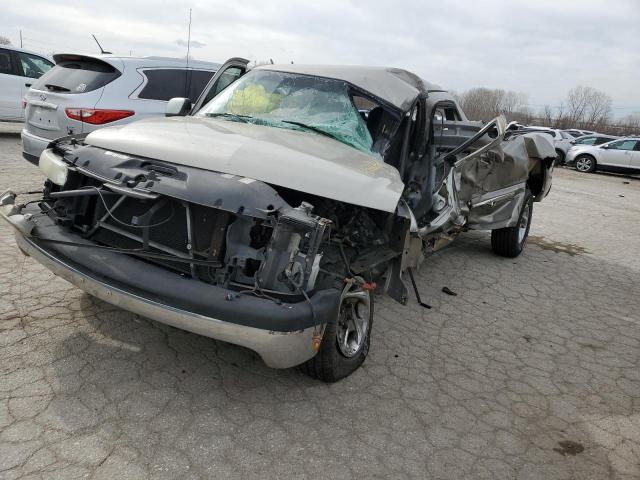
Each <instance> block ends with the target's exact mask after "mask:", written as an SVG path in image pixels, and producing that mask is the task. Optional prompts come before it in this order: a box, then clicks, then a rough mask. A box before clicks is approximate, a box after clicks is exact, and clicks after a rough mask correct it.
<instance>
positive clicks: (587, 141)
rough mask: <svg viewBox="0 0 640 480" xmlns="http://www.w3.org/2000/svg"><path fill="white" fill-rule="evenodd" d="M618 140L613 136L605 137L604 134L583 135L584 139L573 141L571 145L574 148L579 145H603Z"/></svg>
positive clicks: (579, 138)
mask: <svg viewBox="0 0 640 480" xmlns="http://www.w3.org/2000/svg"><path fill="white" fill-rule="evenodd" d="M617 138H620V137H616V136H613V135H605V134H603V133H594V134H593V135H583V136H582V137H578V138H576V139H575V140H572V141H571V145H572V147H571V148H573V147H574V146H577V145H602V144H603V143H607V142H610V141H611V140H616V139H617Z"/></svg>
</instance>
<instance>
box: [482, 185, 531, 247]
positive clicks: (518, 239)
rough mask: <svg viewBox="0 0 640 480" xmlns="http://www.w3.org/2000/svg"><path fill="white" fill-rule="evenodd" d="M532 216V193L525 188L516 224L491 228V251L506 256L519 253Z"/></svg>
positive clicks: (525, 238) (524, 241) (525, 239)
mask: <svg viewBox="0 0 640 480" xmlns="http://www.w3.org/2000/svg"><path fill="white" fill-rule="evenodd" d="M532 216H533V195H531V192H530V191H529V190H527V191H526V193H525V197H524V204H523V205H522V210H521V211H520V216H519V217H518V223H517V224H516V226H515V227H507V228H499V229H496V230H491V249H492V250H493V252H494V253H496V254H497V255H500V256H502V257H508V258H515V257H517V256H518V255H520V254H521V253H522V250H523V249H524V244H525V243H526V242H527V237H528V236H529V228H530V227H531V217H532Z"/></svg>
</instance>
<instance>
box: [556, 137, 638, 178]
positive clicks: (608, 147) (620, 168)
mask: <svg viewBox="0 0 640 480" xmlns="http://www.w3.org/2000/svg"><path fill="white" fill-rule="evenodd" d="M567 165H574V166H575V168H576V170H578V171H579V172H584V173H589V172H593V171H595V170H608V171H613V172H629V173H638V172H640V138H636V137H631V138H621V139H618V140H613V141H611V142H608V143H604V144H602V145H576V146H575V147H573V148H572V149H571V150H569V154H568V155H567Z"/></svg>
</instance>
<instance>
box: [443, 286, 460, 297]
mask: <svg viewBox="0 0 640 480" xmlns="http://www.w3.org/2000/svg"><path fill="white" fill-rule="evenodd" d="M442 291H443V292H444V293H446V294H447V295H451V296H452V297H457V296H458V294H457V293H456V292H454V291H453V290H451V289H450V288H449V287H442Z"/></svg>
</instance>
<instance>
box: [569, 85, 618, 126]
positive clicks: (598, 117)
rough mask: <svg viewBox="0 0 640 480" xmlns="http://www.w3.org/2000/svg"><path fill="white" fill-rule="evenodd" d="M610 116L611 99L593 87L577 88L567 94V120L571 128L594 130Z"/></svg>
mask: <svg viewBox="0 0 640 480" xmlns="http://www.w3.org/2000/svg"><path fill="white" fill-rule="evenodd" d="M610 116H611V97H610V96H609V95H607V94H606V93H604V92H601V91H600V90H597V89H595V88H593V87H585V86H582V85H580V86H578V87H575V88H572V89H571V90H569V93H568V94H567V120H568V121H569V123H570V124H571V125H572V126H573V127H581V128H588V129H594V128H597V127H598V126H600V125H602V124H605V123H606V122H607V120H608V119H609V117H610Z"/></svg>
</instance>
